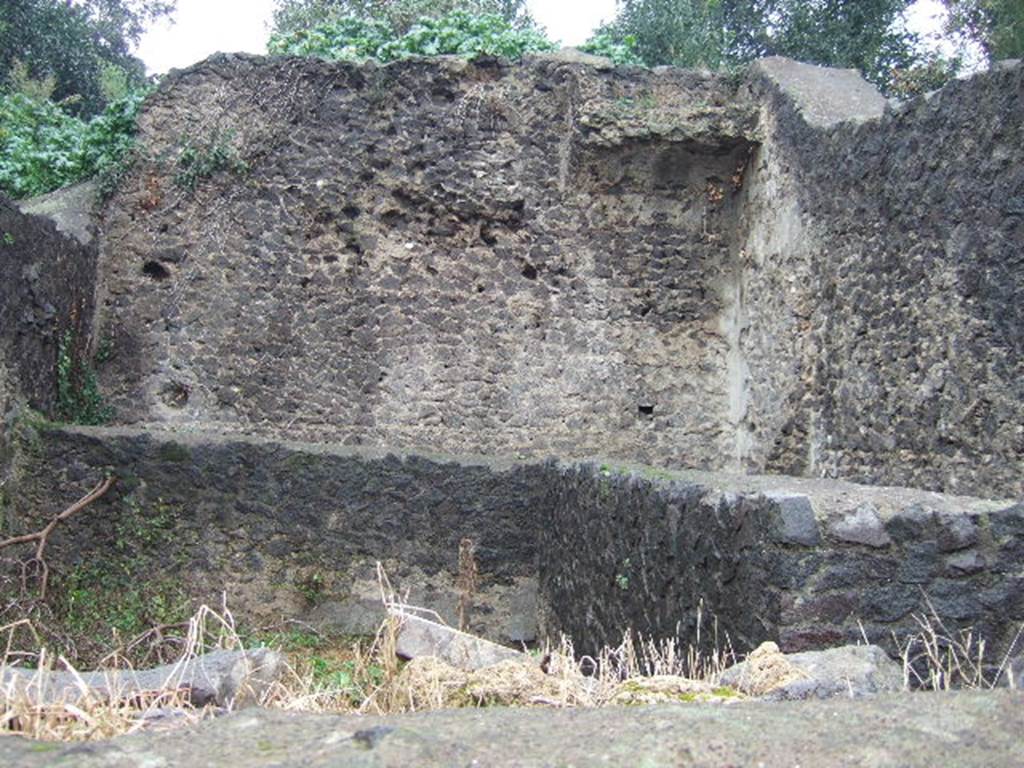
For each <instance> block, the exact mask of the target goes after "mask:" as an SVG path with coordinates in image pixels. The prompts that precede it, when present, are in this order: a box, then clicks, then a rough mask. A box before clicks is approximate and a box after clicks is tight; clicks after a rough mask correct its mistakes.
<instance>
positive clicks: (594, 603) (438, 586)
mask: <svg viewBox="0 0 1024 768" xmlns="http://www.w3.org/2000/svg"><path fill="white" fill-rule="evenodd" d="M26 444H27V446H28V448H26V453H25V454H24V455H22V456H21V458H20V459H19V464H18V473H17V476H18V484H17V487H15V488H13V489H11V490H12V493H11V500H12V503H11V505H10V506H9V507H8V515H7V524H8V526H9V528H10V530H11V532H12V533H20V532H24V531H29V530H35V529H37V528H38V527H39V526H40V525H41V523H42V522H43V520H48V519H49V518H50V516H51V515H52V514H53V510H54V509H60V508H63V506H64V505H65V504H66V503H70V502H71V501H73V500H75V499H76V498H78V497H79V496H80V495H82V493H83V492H84V491H86V490H88V489H89V488H91V487H92V486H93V485H94V484H95V482H96V478H97V477H99V476H101V475H102V474H103V473H105V472H106V471H108V470H109V471H111V472H113V473H114V474H115V475H116V476H117V477H118V478H119V481H118V482H117V484H116V485H115V486H114V488H113V489H112V490H111V491H110V492H109V493H108V494H107V495H106V496H104V497H103V498H102V499H100V500H98V501H97V502H96V503H95V504H94V505H93V506H92V507H90V508H89V510H88V511H87V512H85V513H82V514H80V515H76V516H75V517H73V518H71V519H70V520H68V521H67V522H66V523H65V524H63V525H62V526H60V527H59V528H58V529H57V530H56V531H55V532H54V534H53V536H52V537H51V540H50V544H49V546H48V558H49V560H50V564H51V571H52V573H51V579H52V581H53V584H54V585H56V586H55V587H54V588H58V587H59V583H60V579H61V577H62V575H64V574H67V573H68V572H70V571H73V570H74V568H75V567H76V566H77V565H78V564H79V563H81V562H82V561H83V559H86V558H87V559H88V560H89V562H91V563H97V562H98V563H100V564H102V562H103V558H104V557H107V556H111V555H112V554H116V552H117V539H118V536H119V534H118V531H121V530H134V529H135V528H134V527H133V526H137V525H138V522H139V521H140V520H141V521H145V520H146V519H148V518H150V517H152V516H158V517H160V518H161V519H164V520H165V521H166V527H164V528H160V529H158V530H157V532H156V533H155V534H151V535H158V536H159V546H158V547H156V552H155V553H154V554H153V557H152V559H151V560H150V561H146V562H143V563H133V564H131V567H133V568H137V569H138V571H137V574H136V577H137V578H152V575H153V574H160V573H165V572H166V573H171V574H174V576H175V586H176V587H180V588H182V589H184V590H185V591H186V593H187V594H188V596H189V597H192V598H193V599H195V600H203V601H205V602H207V603H213V602H215V601H217V600H219V598H220V595H221V593H222V592H226V593H227V594H228V595H229V596H230V599H231V605H232V608H233V610H234V611H235V612H236V615H237V616H239V618H241V619H243V620H244V621H246V622H253V623H257V624H265V623H271V622H278V621H281V620H282V618H294V619H300V620H302V621H308V622H312V623H314V624H315V625H316V626H319V627H324V628H326V629H333V630H335V631H343V632H373V631H374V630H375V629H376V627H377V626H378V624H379V621H380V619H382V618H383V616H384V614H383V610H382V608H381V607H380V606H381V602H380V590H379V587H378V584H377V581H376V570H375V564H376V562H377V561H381V562H383V563H384V565H385V568H386V569H387V571H388V573H389V575H390V577H391V579H392V582H393V583H394V585H395V587H396V589H397V590H398V591H399V592H400V593H403V592H404V591H405V590H409V592H410V595H409V602H410V603H411V604H413V605H418V606H423V607H426V608H431V609H434V610H437V611H439V612H440V613H441V614H442V616H443V617H444V619H445V621H446V622H447V623H449V624H450V625H455V624H457V610H456V609H457V603H458V597H459V590H458V588H457V577H458V551H459V542H460V540H461V539H462V538H463V537H469V538H471V539H473V540H474V541H475V542H476V547H477V560H478V568H479V575H480V584H479V588H478V590H477V593H476V595H475V596H474V599H473V601H472V604H471V605H470V610H469V625H468V629H469V630H470V631H471V632H473V633H475V634H482V635H484V636H486V637H488V638H489V639H492V640H497V641H500V642H502V643H504V644H507V645H510V646H513V647H520V643H523V642H527V643H531V642H535V641H537V640H538V639H539V638H542V637H544V636H545V635H547V636H557V633H558V632H560V631H565V632H566V633H568V634H569V635H570V636H572V637H573V638H574V640H575V641H576V643H577V647H578V648H579V649H580V650H581V651H584V652H593V651H596V650H597V649H598V648H599V647H600V646H601V645H604V644H612V645H615V644H618V642H619V641H620V640H621V638H622V634H623V632H624V631H626V630H627V629H632V630H634V631H637V632H641V633H643V634H644V635H647V636H655V637H678V638H679V639H680V640H682V641H683V642H684V643H690V642H694V641H695V640H696V634H697V622H698V616H702V619H703V627H702V630H703V631H702V638H703V640H704V641H705V642H707V641H710V639H711V638H712V637H713V636H714V628H715V624H716V623H717V626H718V630H719V633H720V634H719V636H720V637H724V635H725V634H728V636H729V638H730V640H731V642H732V643H733V645H734V647H735V648H736V650H737V651H738V652H740V653H743V652H746V651H749V650H751V649H753V648H754V647H756V646H757V645H758V644H760V643H761V642H763V641H766V640H776V641H778V642H779V645H780V646H781V647H782V648H783V650H785V651H787V652H792V651H801V650H807V649H813V648H822V647H827V646H830V645H836V644H843V643H855V642H858V641H859V640H860V638H861V633H862V631H863V632H866V633H867V635H868V638H869V640H870V641H871V642H875V643H878V644H880V645H883V646H885V647H886V648H887V649H888V650H890V651H891V652H892V651H895V648H894V647H893V646H892V635H893V633H895V635H896V636H897V638H902V637H903V636H905V635H906V634H908V633H916V632H917V631H918V629H919V628H918V626H917V624H916V622H915V621H914V615H915V614H924V613H927V612H928V605H929V602H930V604H931V605H932V606H933V607H934V609H935V610H936V611H937V612H938V614H939V616H940V617H941V618H942V619H943V620H944V621H946V622H947V623H948V626H949V627H950V629H953V628H954V627H957V626H968V625H974V626H975V628H976V631H977V632H979V633H981V635H982V636H984V637H985V638H986V641H987V642H988V646H989V651H990V653H991V654H992V655H993V656H992V657H993V658H997V657H998V655H999V654H1000V653H1002V652H1004V651H1005V650H1008V649H1009V644H1010V643H1011V642H1012V640H1013V639H1014V636H1015V633H1016V630H1017V627H1018V626H1019V622H1021V621H1024V578H1021V577H1020V562H1021V560H1020V552H1021V549H1022V548H1024V530H1022V528H1021V525H1020V520H1021V515H1020V509H1021V508H1020V506H1019V505H1011V504H1010V503H1009V502H993V501H983V500H979V499H971V498H966V497H954V496H944V495H941V494H937V493H932V492H925V491H913V490H908V489H900V488H872V487H865V486H857V485H853V484H849V483H842V482H837V481H829V480H806V479H805V480H801V479H796V478H782V477H757V476H741V475H727V474H715V473H707V472H699V471H682V472H664V471H661V470H657V471H651V470H649V469H643V468H640V467H636V468H629V467H624V466H616V465H611V464H606V465H600V464H572V463H563V464H557V463H554V462H545V463H535V462H530V461H501V460H496V459H461V460H455V459H451V458H443V457H422V456H416V455H406V456H396V455H388V454H385V453H383V452H379V451H373V450H369V449H354V448H344V447H339V446H330V445H323V444H320V445H304V444H295V443H279V442H275V441H265V440H259V439H256V438H246V439H241V438H239V437H234V436H219V435H210V434H199V433H196V434H187V433H159V432H154V431H149V432H146V431H137V430H131V429H126V428H113V429H110V428H107V429H104V428H91V429H54V428H48V429H42V430H41V431H40V432H39V433H38V434H37V435H35V436H34V437H33V438H31V439H30V440H27V441H26ZM780 498H781V499H799V500H801V504H800V506H801V508H802V509H804V510H806V509H811V510H813V511H814V514H815V515H816V516H817V520H816V522H818V523H820V524H821V528H822V530H824V529H825V525H824V524H825V523H826V522H827V521H828V520H829V519H831V518H833V517H835V516H836V515H842V514H845V513H846V512H848V511H850V510H854V509H857V508H859V507H868V506H869V507H870V508H871V509H872V510H873V513H872V514H873V515H877V517H878V518H879V519H880V520H881V522H882V525H883V527H884V529H885V530H886V531H887V532H889V536H890V537H891V539H892V541H891V543H889V544H888V545H887V546H885V547H881V548H879V547H876V546H873V545H872V544H873V542H871V541H868V542H866V543H865V542H860V543H858V542H857V541H850V540H843V539H835V538H833V537H831V535H826V536H822V537H821V538H820V539H819V540H818V541H817V543H816V544H809V543H808V544H802V543H799V542H794V541H793V540H792V539H791V538H790V539H785V538H780V537H779V531H780V530H782V529H783V527H784V510H785V508H784V507H780V505H779V503H778V500H779V499H780ZM925 510H927V511H925ZM957 515H959V516H961V517H964V518H967V519H969V521H970V523H971V525H973V526H976V527H977V528H978V529H979V530H980V531H985V532H986V533H985V535H981V534H979V536H978V539H977V541H976V543H975V544H974V545H973V547H972V548H971V549H968V550H960V551H959V552H954V553H949V552H946V551H944V550H943V548H942V547H940V546H939V543H938V537H939V524H938V522H937V521H939V520H942V521H943V525H948V524H949V523H950V521H951V520H953V519H954V518H955V516H957ZM908 520H909V521H912V523H913V535H912V536H904V535H903V534H902V533H900V530H901V526H905V525H907V524H908V523H907V521H908ZM807 541H808V542H809V541H812V540H811V539H807ZM968 555H970V556H969V557H968ZM961 556H962V557H961ZM97 558H99V560H97ZM954 558H955V559H954ZM16 575H17V574H14V576H16ZM11 583H17V579H16V578H15V579H14V581H13V582H11Z"/></svg>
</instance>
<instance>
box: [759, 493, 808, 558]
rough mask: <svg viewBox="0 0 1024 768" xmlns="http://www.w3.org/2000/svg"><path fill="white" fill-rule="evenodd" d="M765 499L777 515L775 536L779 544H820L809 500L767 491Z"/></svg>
mask: <svg viewBox="0 0 1024 768" xmlns="http://www.w3.org/2000/svg"><path fill="white" fill-rule="evenodd" d="M765 498H767V499H768V500H769V501H771V502H772V504H773V506H774V507H775V510H776V513H777V515H778V527H777V534H776V535H777V537H778V540H779V541H780V542H781V543H783V544H797V545H800V546H804V547H814V546H817V545H818V544H820V543H821V531H820V529H819V528H818V519H817V516H816V515H815V514H814V506H813V505H812V504H811V500H810V498H808V497H807V496H805V495H803V494H799V493H787V492H785V491H769V492H767V493H765Z"/></svg>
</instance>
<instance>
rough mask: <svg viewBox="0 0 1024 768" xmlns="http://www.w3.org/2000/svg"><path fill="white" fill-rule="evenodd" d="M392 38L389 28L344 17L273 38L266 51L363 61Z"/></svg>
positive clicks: (373, 22)
mask: <svg viewBox="0 0 1024 768" xmlns="http://www.w3.org/2000/svg"><path fill="white" fill-rule="evenodd" d="M391 38H392V36H391V33H390V29H389V27H388V26H387V25H386V24H384V23H382V22H379V21H373V20H369V19H357V18H354V17H352V16H345V17H342V18H338V19H332V20H330V21H326V22H324V23H322V24H317V25H316V26H314V27H310V28H309V29H300V30H298V31H296V32H292V33H289V34H283V35H282V34H275V35H272V36H271V38H270V42H268V43H267V50H268V51H269V52H270V53H271V54H272V55H274V54H276V55H281V56H318V57H320V58H322V59H336V60H340V61H362V60H364V59H372V58H376V56H377V51H378V50H380V48H381V47H382V46H383V45H384V44H385V43H387V42H388V41H389V40H390V39H391Z"/></svg>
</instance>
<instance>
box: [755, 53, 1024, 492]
mask: <svg viewBox="0 0 1024 768" xmlns="http://www.w3.org/2000/svg"><path fill="white" fill-rule="evenodd" d="M761 87H762V88H763V89H764V90H763V91H762V94H763V97H764V98H766V99H767V106H766V108H765V110H764V112H763V113H762V122H761V126H762V129H763V131H764V139H763V142H762V144H761V146H760V148H759V149H758V151H757V152H756V153H755V157H754V159H753V161H752V167H751V171H750V172H749V175H750V183H749V184H748V185H747V190H746V194H748V195H749V196H750V200H749V202H747V203H745V204H744V208H745V210H746V209H749V210H750V212H751V213H750V220H749V225H748V232H749V234H748V238H747V241H746V243H745V246H744V248H745V253H746V255H747V257H748V259H749V262H750V265H751V266H750V269H749V271H748V272H745V273H744V279H745V282H744V295H745V296H746V297H747V306H746V315H747V318H748V322H747V323H746V325H747V331H746V334H745V335H744V343H743V345H742V346H743V349H744V354H743V357H744V358H745V359H746V360H747V364H748V368H749V375H750V391H749V396H748V408H747V410H746V413H745V418H744V422H743V428H744V430H746V431H748V432H749V433H750V437H749V443H750V445H751V449H750V459H751V463H752V464H753V465H755V466H758V467H766V468H767V469H769V470H770V471H782V472H787V473H793V474H812V475H821V476H831V477H836V476H838V477H846V478H850V479H855V480H857V481H859V482H869V483H887V484H896V485H909V486H915V487H925V488H934V489H943V490H946V491H948V492H970V493H975V494H978V495H983V496H989V495H993V494H1003V495H1007V496H1019V495H1021V494H1022V493H1024V480H1022V478H1024V468H1022V464H1021V456H1022V453H1024V452H1022V450H1021V449H1022V447H1024V443H1022V440H1024V427H1022V425H1024V375H1022V374H1024V368H1022V366H1024V354H1022V347H1021V344H1022V339H1024V332H1022V322H1024V315H1022V314H1021V307H1022V306H1024V301H1022V296H1024V278H1022V275H1024V262H1022V259H1024V256H1022V251H1021V249H1020V247H1019V244H1020V243H1021V242H1024V230H1022V226H1024V224H1022V222H1024V218H1022V216H1021V213H1022V212H1024V157H1022V153H1024V134H1022V131H1024V95H1022V94H1024V68H1022V67H1019V66H1015V67H1009V68H1006V69H1001V70H997V71H992V72H989V73H985V74H982V75H978V76H976V77H974V78H972V79H970V80H968V81H955V82H952V83H950V84H949V85H947V86H946V87H944V88H943V89H942V90H941V91H939V92H937V93H935V94H932V95H931V96H929V97H924V98H919V99H915V100H912V101H910V102H907V103H905V104H902V105H898V106H897V107H896V108H893V109H890V110H888V111H887V112H886V113H885V114H884V115H881V116H880V117H879V118H878V119H877V120H872V121H867V122H864V123H860V124H852V123H837V124H836V125H833V126H832V127H830V128H819V129H815V128H813V127H812V126H809V125H807V124H806V122H805V120H804V116H803V115H801V113H800V112H799V110H798V107H797V106H796V105H795V104H794V100H793V97H792V96H790V95H789V94H787V93H786V92H785V90H784V86H783V87H782V88H780V86H779V85H778V84H777V83H775V82H773V81H772V80H771V79H770V78H765V79H764V80H763V81H762V86H761Z"/></svg>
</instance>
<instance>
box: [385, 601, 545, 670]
mask: <svg viewBox="0 0 1024 768" xmlns="http://www.w3.org/2000/svg"><path fill="white" fill-rule="evenodd" d="M391 615H392V616H393V617H395V618H396V619H397V620H398V621H399V622H400V624H399V628H398V637H397V638H396V642H395V650H396V652H397V653H398V655H399V656H401V657H403V658H406V659H416V658H421V657H424V656H432V657H435V658H438V659H440V660H441V661H443V662H445V663H446V664H451V665H452V666H453V667H457V668H458V669H467V670H474V669H481V668H483V667H489V666H491V665H492V664H497V663H498V662H501V661H515V660H522V659H523V658H525V656H524V654H522V653H520V652H519V651H514V650H512V649H511V648H506V647H504V646H501V645H498V644H497V643H491V642H488V641H487V640H484V639H483V638H480V637H476V636H474V635H469V634H466V633H465V632H460V631H458V630H457V629H453V628H451V627H446V626H444V625H443V624H439V623H437V622H436V621H430V620H429V619H424V618H423V617H422V616H415V615H412V614H410V613H406V612H403V611H393V612H392V613H391Z"/></svg>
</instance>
